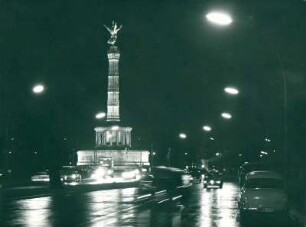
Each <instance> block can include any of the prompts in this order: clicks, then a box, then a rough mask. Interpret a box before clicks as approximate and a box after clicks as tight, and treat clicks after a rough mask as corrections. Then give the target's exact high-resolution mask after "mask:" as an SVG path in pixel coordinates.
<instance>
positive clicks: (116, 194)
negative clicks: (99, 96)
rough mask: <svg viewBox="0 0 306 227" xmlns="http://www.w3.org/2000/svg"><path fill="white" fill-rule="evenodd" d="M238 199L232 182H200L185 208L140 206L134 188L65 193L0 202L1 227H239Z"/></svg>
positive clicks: (136, 191) (194, 188)
mask: <svg viewBox="0 0 306 227" xmlns="http://www.w3.org/2000/svg"><path fill="white" fill-rule="evenodd" d="M238 196H239V187H238V186H237V185H236V184H234V183H224V185H223V189H203V187H202V185H201V184H199V185H197V186H195V187H193V189H192V196H190V197H189V199H187V200H186V201H184V202H183V203H182V204H183V205H184V206H176V207H175V206H168V205H166V204H164V205H159V206H156V205H154V206H149V205H148V204H147V205H146V206H144V203H143V202H140V201H138V202H137V198H142V196H140V195H139V194H138V190H137V189H135V188H127V189H112V190H101V191H93V192H84V193H80V192H79V191H78V192H69V191H65V190H64V191H59V192H57V193H54V194H53V195H52V196H46V197H41V198H33V199H20V200H4V201H1V198H0V226H17V225H19V226H44V227H45V226H131V227H132V226H141V227H142V226H150V227H151V226H160V227H164V226H167V227H168V226H170V227H177V226H184V227H185V226H199V227H241V226H240V224H239V211H238V204H237V199H238ZM260 226H262V225H260ZM274 226H275V225H274ZM285 226H288V225H285ZM290 226H292V225H290ZM256 227H258V226H256ZM277 227H279V226H277Z"/></svg>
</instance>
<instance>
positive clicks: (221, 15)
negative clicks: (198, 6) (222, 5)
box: [206, 11, 233, 26]
mask: <svg viewBox="0 0 306 227" xmlns="http://www.w3.org/2000/svg"><path fill="white" fill-rule="evenodd" d="M206 19H207V20H208V21H209V22H211V23H213V24H216V25H218V26H227V25H230V24H231V23H232V22H233V19H232V17H231V16H230V15H229V14H228V13H226V12H223V11H213V12H209V13H207V14H206Z"/></svg>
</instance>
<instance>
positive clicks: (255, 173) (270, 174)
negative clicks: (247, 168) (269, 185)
mask: <svg viewBox="0 0 306 227" xmlns="http://www.w3.org/2000/svg"><path fill="white" fill-rule="evenodd" d="M255 178H256V179H258V178H275V179H280V180H281V179H283V178H282V176H281V175H280V174H278V173H276V172H273V171H262V170H261V171H252V172H250V173H248V174H247V175H246V177H245V179H246V180H248V179H255Z"/></svg>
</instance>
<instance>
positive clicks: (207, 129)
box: [203, 125, 211, 132]
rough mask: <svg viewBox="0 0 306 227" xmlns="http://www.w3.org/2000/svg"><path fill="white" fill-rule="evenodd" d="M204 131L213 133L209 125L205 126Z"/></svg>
mask: <svg viewBox="0 0 306 227" xmlns="http://www.w3.org/2000/svg"><path fill="white" fill-rule="evenodd" d="M203 130H204V131H206V132H210V131H211V127H210V126H208V125H204V126H203Z"/></svg>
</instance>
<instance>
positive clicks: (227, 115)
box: [221, 113, 232, 119]
mask: <svg viewBox="0 0 306 227" xmlns="http://www.w3.org/2000/svg"><path fill="white" fill-rule="evenodd" d="M221 116H222V117H223V118H225V119H231V118H232V115H231V114H229V113H222V114H221Z"/></svg>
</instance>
